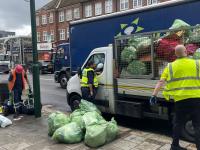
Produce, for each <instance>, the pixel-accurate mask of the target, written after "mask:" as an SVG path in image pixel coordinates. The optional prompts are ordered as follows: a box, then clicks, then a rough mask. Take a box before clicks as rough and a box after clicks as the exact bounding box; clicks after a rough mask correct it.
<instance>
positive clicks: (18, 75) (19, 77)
mask: <svg viewBox="0 0 200 150" xmlns="http://www.w3.org/2000/svg"><path fill="white" fill-rule="evenodd" d="M8 81H9V84H8V87H9V91H10V92H13V93H14V101H13V105H14V109H15V114H14V116H13V118H14V119H20V118H19V113H20V110H21V106H22V100H21V96H22V91H23V90H24V89H25V84H26V81H27V76H26V73H25V71H24V69H23V67H22V65H16V67H15V68H14V70H11V73H10V76H9V78H8Z"/></svg>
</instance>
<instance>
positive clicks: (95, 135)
mask: <svg viewBox="0 0 200 150" xmlns="http://www.w3.org/2000/svg"><path fill="white" fill-rule="evenodd" d="M106 136H107V132H106V123H105V124H95V125H91V126H88V127H86V134H85V140H84V142H85V144H86V145H87V146H89V147H93V148H96V147H99V146H102V145H104V144H105V143H106Z"/></svg>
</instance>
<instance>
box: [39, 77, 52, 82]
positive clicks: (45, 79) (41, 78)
mask: <svg viewBox="0 0 200 150" xmlns="http://www.w3.org/2000/svg"><path fill="white" fill-rule="evenodd" d="M40 79H41V80H47V81H53V80H54V79H45V78H40Z"/></svg>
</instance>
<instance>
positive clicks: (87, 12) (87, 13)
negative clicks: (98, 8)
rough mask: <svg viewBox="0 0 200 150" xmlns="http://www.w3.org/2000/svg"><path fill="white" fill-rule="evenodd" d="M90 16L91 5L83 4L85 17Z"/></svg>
mask: <svg viewBox="0 0 200 150" xmlns="http://www.w3.org/2000/svg"><path fill="white" fill-rule="evenodd" d="M91 16H92V5H86V6H85V17H91Z"/></svg>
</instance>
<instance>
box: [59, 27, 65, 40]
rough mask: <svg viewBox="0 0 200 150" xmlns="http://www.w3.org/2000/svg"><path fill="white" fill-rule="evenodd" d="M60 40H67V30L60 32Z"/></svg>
mask: <svg viewBox="0 0 200 150" xmlns="http://www.w3.org/2000/svg"><path fill="white" fill-rule="evenodd" d="M59 34H60V40H65V29H60V30H59Z"/></svg>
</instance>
